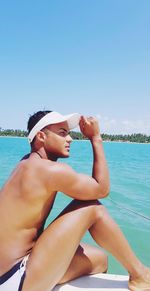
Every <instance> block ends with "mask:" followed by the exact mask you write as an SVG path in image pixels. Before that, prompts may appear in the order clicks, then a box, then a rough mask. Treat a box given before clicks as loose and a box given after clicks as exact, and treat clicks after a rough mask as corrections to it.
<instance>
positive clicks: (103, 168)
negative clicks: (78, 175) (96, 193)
mask: <svg viewBox="0 0 150 291" xmlns="http://www.w3.org/2000/svg"><path fill="white" fill-rule="evenodd" d="M80 128H81V131H82V133H83V134H84V135H85V136H86V137H87V138H88V139H89V140H90V142H91V144H92V148H93V172H92V177H93V178H94V179H95V180H96V181H97V183H98V184H99V188H100V192H101V195H104V196H106V195H108V193H109V190H110V182H109V171H108V166H107V162H106V158H105V154H104V150H103V141H102V137H101V134H100V129H99V124H98V121H97V119H96V118H94V117H89V118H85V117H81V121H80Z"/></svg>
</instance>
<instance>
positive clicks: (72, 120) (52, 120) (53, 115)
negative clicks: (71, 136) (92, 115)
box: [28, 111, 81, 143]
mask: <svg viewBox="0 0 150 291" xmlns="http://www.w3.org/2000/svg"><path fill="white" fill-rule="evenodd" d="M80 116H81V115H80V114H79V113H72V114H68V115H62V114H60V113H58V112H55V111H52V112H50V113H48V114H46V115H45V116H43V117H42V118H41V119H40V120H39V121H38V122H37V123H36V124H35V126H34V127H33V128H32V130H31V131H30V133H29V135H28V140H29V142H30V143H31V142H32V141H33V139H34V137H35V136H36V134H37V133H38V131H40V130H41V129H43V128H44V127H45V126H47V125H50V124H56V123H60V122H64V121H67V123H68V126H69V129H73V128H75V127H77V126H78V125H79V121H80Z"/></svg>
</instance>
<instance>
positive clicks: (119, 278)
mask: <svg viewBox="0 0 150 291" xmlns="http://www.w3.org/2000/svg"><path fill="white" fill-rule="evenodd" d="M128 279H129V278H128V276H123V275H111V274H96V275H90V276H84V277H81V278H78V279H75V280H72V281H70V282H68V283H66V284H62V285H58V286H56V287H55V288H54V289H53V290H54V291H83V290H85V289H86V290H87V291H97V290H99V291H107V290H110V291H125V290H129V289H128Z"/></svg>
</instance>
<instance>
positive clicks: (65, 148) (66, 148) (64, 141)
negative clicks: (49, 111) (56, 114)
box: [43, 122, 72, 160]
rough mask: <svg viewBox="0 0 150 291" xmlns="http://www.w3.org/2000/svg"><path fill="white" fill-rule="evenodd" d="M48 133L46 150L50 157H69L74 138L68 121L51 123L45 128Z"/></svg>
mask: <svg viewBox="0 0 150 291" xmlns="http://www.w3.org/2000/svg"><path fill="white" fill-rule="evenodd" d="M43 131H44V133H45V134H46V141H45V144H44V145H45V150H46V152H47V155H48V157H49V158H52V157H53V159H54V160H56V159H57V158H67V157H69V152H70V143H71V142H72V138H71V136H70V134H69V127H68V124H67V122H61V123H57V124H51V125H49V126H47V127H46V128H45V129H44V130H43Z"/></svg>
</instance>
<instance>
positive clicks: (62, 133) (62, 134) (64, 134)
mask: <svg viewBox="0 0 150 291" xmlns="http://www.w3.org/2000/svg"><path fill="white" fill-rule="evenodd" d="M59 135H61V136H66V135H67V133H66V132H64V131H61V132H60V133H59Z"/></svg>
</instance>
